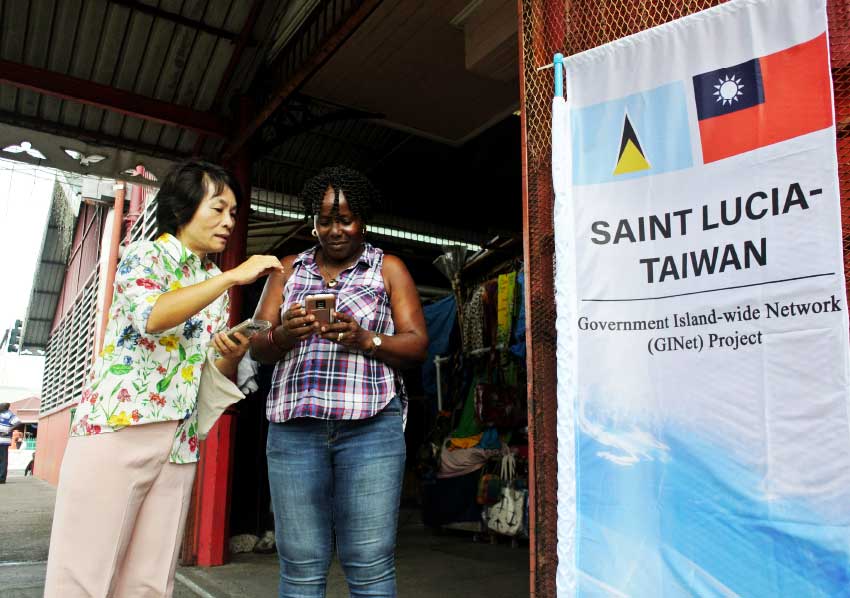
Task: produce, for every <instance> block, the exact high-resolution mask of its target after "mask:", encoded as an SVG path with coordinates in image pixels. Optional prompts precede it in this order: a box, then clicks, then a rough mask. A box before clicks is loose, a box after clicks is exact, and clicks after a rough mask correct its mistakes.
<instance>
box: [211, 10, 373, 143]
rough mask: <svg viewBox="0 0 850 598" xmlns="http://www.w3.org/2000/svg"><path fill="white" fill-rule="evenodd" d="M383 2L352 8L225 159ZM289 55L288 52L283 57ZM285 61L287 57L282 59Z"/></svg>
mask: <svg viewBox="0 0 850 598" xmlns="http://www.w3.org/2000/svg"><path fill="white" fill-rule="evenodd" d="M380 3H381V0H363V1H362V2H360V4H359V5H357V6H356V7H355V8H353V9H352V10H351V11H349V13H348V14H347V15H346V16H344V17H342V18H341V19H340V21H339V23H338V24H337V25H336V26H335V27H334V28H333V29H331V31H330V32H329V33H328V35H327V36H326V37H325V39H324V40H322V42H321V43H320V44H319V46H318V47H317V48H316V50H315V51H314V52H313V53H312V54H311V55H310V56H308V57H307V59H306V60H305V61H304V63H302V64H301V65H300V66H299V67H298V68H297V69H296V70H295V71H294V72H293V73H292V75H291V76H289V77H288V78H287V79H285V80H281V81H278V82H277V84H276V85H275V88H274V91H273V92H272V94H271V98H270V99H269V100H268V102H267V103H266V105H265V106H264V107H263V108H262V109H261V110H260V111H259V112H258V113H257V116H255V117H254V118H253V120H251V121H250V122H249V123H248V125H247V126H246V127H244V128H242V129H241V130H240V131H239V134H238V135H237V136H236V139H234V140H233V141H232V142H231V143H230V145H228V146H227V147H226V148H225V150H224V159H225V160H226V159H228V158H230V157H232V156H233V155H234V154H236V153H237V152H238V151H239V150H240V149H242V147H243V146H244V145H245V144H246V143H247V142H248V140H249V139H250V138H251V137H252V136H253V135H254V133H255V132H256V131H257V130H258V129H259V128H260V127H261V126H262V125H263V123H265V122H266V121H267V120H268V119H269V117H270V116H271V115H272V114H274V112H275V110H277V109H278V108H279V107H280V105H281V104H283V103H284V102H285V101H286V100H287V98H289V96H291V95H292V94H293V93H295V92H296V91H297V90H298V89H299V88H300V87H301V86H302V85H304V83H306V82H307V81H308V80H309V79H310V77H312V76H313V75H314V74H315V73H316V72H317V71H318V70H319V69H320V68H321V67H322V65H324V64H325V62H327V61H328V60H329V59H330V58H331V56H333V55H334V53H335V52H336V51H337V50H339V48H340V47H342V45H343V44H344V43H345V42H346V41H347V40H348V38H349V37H351V35H352V34H353V33H354V32H355V31H356V30H357V28H358V27H359V26H360V25H361V24H362V23H363V22H364V21H365V20H366V19H367V18H368V17H369V15H371V14H372V11H374V10H375V8H377V7H378V5H379V4H380ZM285 53H286V49H285V50H284V52H282V54H285ZM280 58H283V59H284V60H285V58H286V56H282V57H279V59H280Z"/></svg>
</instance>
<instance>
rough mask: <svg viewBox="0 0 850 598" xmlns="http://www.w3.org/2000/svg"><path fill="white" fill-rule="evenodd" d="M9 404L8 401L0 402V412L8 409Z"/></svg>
mask: <svg viewBox="0 0 850 598" xmlns="http://www.w3.org/2000/svg"><path fill="white" fill-rule="evenodd" d="M11 406H12V405H11V404H9V403H0V413H2V412H3V411H8V410H9V407H11Z"/></svg>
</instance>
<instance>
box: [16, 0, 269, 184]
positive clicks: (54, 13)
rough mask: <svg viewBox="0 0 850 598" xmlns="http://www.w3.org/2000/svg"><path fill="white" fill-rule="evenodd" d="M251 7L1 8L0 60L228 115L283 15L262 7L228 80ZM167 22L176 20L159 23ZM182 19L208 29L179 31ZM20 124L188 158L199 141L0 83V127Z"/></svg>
mask: <svg viewBox="0 0 850 598" xmlns="http://www.w3.org/2000/svg"><path fill="white" fill-rule="evenodd" d="M252 5H253V2H248V1H245V0H121V1H118V0H63V1H61V2H57V1H55V0H30V1H28V2H26V3H22V2H20V0H0V23H2V32H3V35H2V38H0V59H3V60H8V61H12V62H15V63H19V64H23V65H28V66H32V67H36V68H41V69H46V70H48V71H51V72H54V73H59V74H61V75H68V76H72V77H76V78H79V79H83V80H86V81H92V82H95V83H100V84H104V85H108V86H110V87H114V88H116V89H119V90H125V91H129V92H132V93H135V94H139V95H141V96H145V97H148V98H154V99H157V100H161V101H163V102H168V103H172V104H176V105H178V106H184V107H188V108H192V109H195V110H198V111H212V112H215V113H218V114H227V113H228V107H229V100H230V98H231V96H232V95H233V94H234V92H235V91H236V90H239V89H242V88H244V87H246V86H247V84H248V83H249V82H250V81H251V79H252V77H253V74H254V73H255V72H256V69H257V67H258V66H259V65H260V64H261V62H262V57H263V55H264V53H265V50H266V47H265V45H264V44H263V40H264V38H265V36H266V35H267V33H268V31H269V30H270V28H271V26H272V24H274V23H275V22H276V20H275V15H276V14H277V13H279V12H281V10H282V9H281V6H280V5H279V3H276V2H269V1H265V2H264V3H263V5H262V9H261V12H260V14H259V17H258V18H257V19H256V23H255V26H254V30H253V32H252V34H251V35H252V40H253V41H252V43H249V44H247V46H246V47H245V48H244V51H243V52H242V53H241V57H240V59H239V62H238V64H237V65H236V68H235V69H234V70H233V71H232V77H230V80H229V81H225V75H226V71H227V69H228V65H229V62H230V60H231V57H232V55H233V53H234V48H235V45H236V42H235V39H236V37H238V35H239V34H240V32H241V31H242V28H243V27H244V25H245V23H246V20H247V19H248V16H249V13H250V12H251V9H252ZM133 6H135V8H133ZM146 9H149V11H152V12H156V13H158V14H157V15H154V14H149V11H148V10H146ZM167 14H171V15H174V18H168V17H167V16H161V15H167ZM175 19H177V20H182V22H175ZM189 21H195V22H197V23H198V24H200V25H198V27H205V29H199V28H197V27H193V26H189V25H186V24H182V23H185V22H189ZM216 32H217V33H216ZM223 81H224V87H223V89H222V91H221V92H220V93H219V97H217V92H219V87H220V86H221V85H222V82H223ZM216 103H217V105H214V104H216ZM20 117H23V118H24V119H34V120H33V123H35V122H36V121H42V122H44V123H46V124H53V125H56V126H59V127H67V128H69V129H81V130H82V131H83V132H86V133H90V134H91V135H93V136H95V137H97V136H102V138H106V139H109V138H114V139H115V140H123V141H126V142H128V143H130V144H133V143H139V144H141V145H145V146H150V147H152V148H160V149H162V150H163V151H165V152H168V153H172V154H174V155H175V156H179V155H182V154H189V153H192V151H193V148H194V145H195V143H196V141H197V138H198V134H197V133H195V132H192V131H188V130H185V129H180V128H177V127H174V126H168V125H163V124H159V123H156V122H152V121H147V120H142V119H139V118H135V117H132V116H127V115H123V114H119V113H117V112H111V111H108V110H104V109H102V108H98V107H94V106H90V105H84V104H81V103H79V102H75V101H71V100H64V99H61V98H57V97H52V96H49V95H46V94H41V93H37V92H35V91H31V90H28V89H21V88H18V87H15V86H13V85H9V84H0V120H2V121H4V122H9V123H10V124H14V123H19V122H21V121H20ZM92 171H93V172H97V169H93V170H92Z"/></svg>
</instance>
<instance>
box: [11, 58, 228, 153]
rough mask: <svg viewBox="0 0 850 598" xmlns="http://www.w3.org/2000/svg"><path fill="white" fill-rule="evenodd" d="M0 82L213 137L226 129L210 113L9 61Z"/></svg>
mask: <svg viewBox="0 0 850 598" xmlns="http://www.w3.org/2000/svg"><path fill="white" fill-rule="evenodd" d="M0 82H2V83H8V84H9V85H14V86H15V87H20V88H23V89H30V90H32V91H36V92H38V93H43V94H46V95H50V96H54V97H57V98H62V99H63V100H71V101H73V102H79V103H81V104H87V105H89V106H95V107H97V108H103V109H104V110H109V111H111V112H117V113H119V114H125V115H127V116H133V117H135V118H141V119H143V120H149V121H153V122H157V123H161V124H164V125H170V126H172V127H179V128H181V129H188V130H190V131H195V132H197V133H203V134H205V135H211V136H214V137H224V136H226V135H227V133H228V130H229V129H228V123H227V121H225V120H224V119H222V118H221V117H219V116H216V115H214V114H211V113H209V112H200V111H198V110H193V109H192V108H187V107H186V106H178V105H177V104H170V103H168V102H163V101H161V100H156V99H154V98H149V97H147V96H143V95H139V94H137V93H133V92H131V91H125V90H123V89H117V88H115V87H110V86H108V85H103V84H101V83H95V82H94V81H87V80H85V79H78V78H76V77H71V76H69V75H63V74H60V73H56V72H53V71H48V70H46V69H40V68H36V67H33V66H29V65H25V64H20V63H17V62H10V61H8V60H0Z"/></svg>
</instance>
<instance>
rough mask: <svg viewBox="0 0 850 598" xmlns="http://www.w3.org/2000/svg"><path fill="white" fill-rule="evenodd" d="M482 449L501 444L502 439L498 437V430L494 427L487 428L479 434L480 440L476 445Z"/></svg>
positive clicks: (499, 446) (498, 446) (493, 447)
mask: <svg viewBox="0 0 850 598" xmlns="http://www.w3.org/2000/svg"><path fill="white" fill-rule="evenodd" d="M476 446H477V447H478V448H483V449H497V448H501V446H502V439H501V438H499V431H498V430H497V429H496V428H487V429H486V430H484V433H483V434H481V440H480V441H479V442H478V444H477V445H476Z"/></svg>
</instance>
